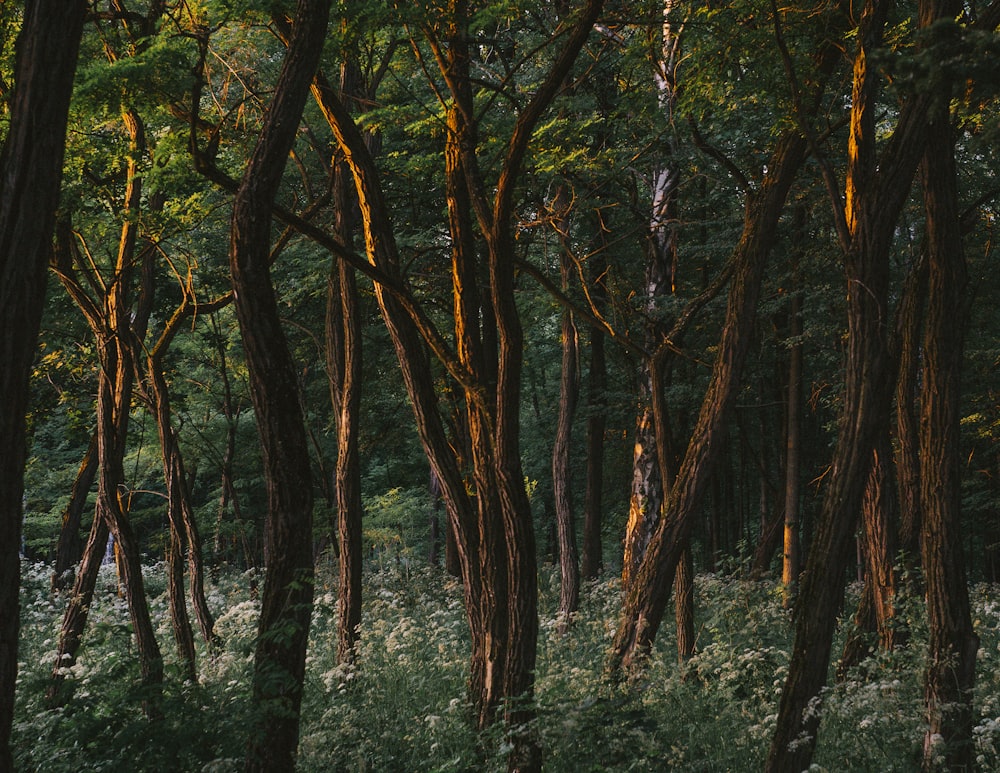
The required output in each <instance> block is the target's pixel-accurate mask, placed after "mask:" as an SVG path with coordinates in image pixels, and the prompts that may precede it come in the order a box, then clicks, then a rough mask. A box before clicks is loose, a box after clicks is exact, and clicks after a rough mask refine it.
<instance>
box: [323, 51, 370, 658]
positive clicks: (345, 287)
mask: <svg viewBox="0 0 1000 773" xmlns="http://www.w3.org/2000/svg"><path fill="white" fill-rule="evenodd" d="M361 90H362V83H361V73H360V71H359V70H358V65H357V62H356V61H355V60H354V58H353V57H351V56H348V57H347V59H345V61H344V62H343V63H342V64H341V75H340V91H341V94H342V98H343V99H344V100H345V103H346V102H348V101H349V100H354V99H358V98H360V97H362V96H363V95H362V93H361ZM333 175H334V180H333V191H334V217H335V231H336V235H337V238H338V239H339V240H340V241H341V242H342V243H343V244H344V245H346V246H348V247H350V248H352V249H353V244H354V232H355V229H356V227H357V222H356V221H357V218H356V217H355V214H354V213H355V209H356V206H357V204H356V196H355V193H354V187H353V184H352V180H351V170H350V168H349V167H348V165H347V164H346V163H345V162H344V161H343V160H342V159H339V160H337V162H336V165H335V167H334V170H333ZM326 348H327V365H328V367H327V370H328V372H329V379H330V397H331V404H332V407H333V411H334V415H335V420H336V427H337V465H336V472H335V484H336V485H335V489H336V500H337V523H336V533H337V542H338V557H339V586H340V590H339V599H340V610H339V612H340V619H339V621H338V628H337V659H338V661H339V662H341V663H353V662H354V658H355V656H356V654H357V643H358V638H359V636H360V626H361V570H362V526H361V519H362V514H363V507H362V502H361V458H360V440H359V434H360V424H359V422H360V413H361V379H362V351H361V311H360V301H359V298H358V288H357V278H356V276H355V272H354V269H353V268H351V267H350V266H349V265H348V264H347V263H346V262H345V261H342V260H334V262H333V264H332V265H331V267H330V278H329V282H328V287H327V312H326Z"/></svg>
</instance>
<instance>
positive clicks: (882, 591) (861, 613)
mask: <svg viewBox="0 0 1000 773" xmlns="http://www.w3.org/2000/svg"><path fill="white" fill-rule="evenodd" d="M891 456H892V448H891V445H890V441H889V427H888V424H886V425H885V426H884V427H883V428H882V429H881V431H880V436H879V438H878V440H877V441H876V445H875V451H874V454H873V456H872V464H871V470H870V471H869V473H868V484H867V486H866V488H865V494H864V498H863V500H862V504H861V529H862V535H863V540H862V546H863V547H862V550H861V553H862V555H863V566H864V591H863V593H862V597H861V600H860V601H859V603H858V611H857V613H856V614H855V616H854V625H853V627H852V629H851V631H850V633H849V634H848V637H847V641H846V642H845V644H844V653H843V655H842V656H841V659H840V663H839V664H838V665H837V674H838V676H842V675H844V674H846V673H847V671H848V670H850V669H851V668H854V667H855V666H857V665H858V664H859V663H861V661H862V660H864V658H866V657H868V656H869V655H870V654H871V652H872V651H873V649H874V647H873V645H874V644H875V643H876V641H877V643H878V645H879V647H881V649H882V650H885V651H888V650H891V649H893V648H894V647H895V646H896V645H897V643H898V642H899V640H900V638H901V637H902V636H903V631H902V630H900V629H899V628H898V627H897V626H896V624H895V610H896V605H895V602H896V592H897V577H896V569H895V559H896V541H897V540H896V527H897V523H898V521H899V517H898V516H899V513H898V504H897V501H896V489H895V481H894V479H893V477H892V468H891V465H890V461H891Z"/></svg>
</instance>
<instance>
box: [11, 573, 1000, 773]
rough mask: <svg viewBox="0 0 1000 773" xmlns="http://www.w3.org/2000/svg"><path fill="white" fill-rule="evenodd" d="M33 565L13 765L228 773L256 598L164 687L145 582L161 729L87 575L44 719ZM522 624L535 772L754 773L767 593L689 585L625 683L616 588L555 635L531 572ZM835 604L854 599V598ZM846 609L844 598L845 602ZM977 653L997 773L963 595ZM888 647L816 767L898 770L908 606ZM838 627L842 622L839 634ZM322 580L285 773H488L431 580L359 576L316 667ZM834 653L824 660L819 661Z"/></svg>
mask: <svg viewBox="0 0 1000 773" xmlns="http://www.w3.org/2000/svg"><path fill="white" fill-rule="evenodd" d="M48 572H49V570H48V567H45V566H42V565H25V567H24V572H23V580H24V582H23V595H22V615H23V628H22V642H21V654H20V661H21V663H20V677H19V684H18V703H17V714H16V726H15V739H14V741H15V757H16V761H17V765H18V770H22V771H44V772H45V773H60V772H61V771H67V772H69V771H72V772H73V773H77V772H78V771H103V770H108V771H124V770H128V771H137V772H138V771H170V772H171V773H176V772H177V771H205V772H206V773H208V772H210V771H216V772H217V773H222V772H223V771H231V770H232V771H235V770H238V769H240V768H241V767H242V753H243V746H244V742H245V732H246V728H247V727H248V724H249V723H248V722H247V718H248V712H249V710H250V709H249V702H248V697H249V695H248V694H249V688H248V685H249V677H250V671H251V667H252V653H253V642H254V634H255V629H256V620H257V607H256V602H255V601H254V600H253V599H252V598H251V594H250V590H249V588H250V585H251V582H250V578H249V577H248V576H245V575H238V574H229V575H223V576H220V577H219V578H217V579H216V580H215V581H214V582H213V583H212V584H211V586H210V603H211V605H212V607H213V611H215V612H216V613H217V615H218V633H219V636H220V638H221V640H222V648H221V650H220V651H219V652H218V653H216V654H215V655H214V656H212V657H209V656H208V654H207V653H205V652H201V653H200V660H199V681H198V682H197V683H193V682H186V681H184V680H183V677H182V671H181V669H180V668H179V667H178V665H177V658H176V655H175V653H174V652H173V649H172V645H171V641H172V640H171V638H170V625H169V619H168V613H167V606H166V598H165V595H164V579H163V566H162V565H155V566H150V567H147V569H146V579H147V583H148V585H149V588H150V593H151V594H152V596H153V598H152V609H153V614H154V618H155V619H156V620H157V621H158V625H159V633H160V641H161V646H162V647H163V649H164V654H165V657H166V658H167V662H168V678H167V680H166V683H165V687H164V692H163V696H162V698H161V704H162V709H163V712H162V714H163V716H162V719H159V720H156V721H149V720H147V719H145V717H144V715H143V712H142V709H141V706H142V701H143V699H144V698H145V697H146V696H144V695H143V694H142V693H141V690H140V689H139V688H138V687H137V685H138V683H139V678H138V668H137V666H136V654H135V651H134V645H133V643H132V640H131V635H130V630H129V627H128V615H127V611H126V610H125V608H124V602H123V601H122V600H121V599H120V598H119V596H118V594H117V587H116V583H115V578H114V575H113V569H112V568H111V567H108V568H106V569H105V570H103V573H102V575H101V581H100V584H99V593H98V594H97V596H96V597H95V600H94V603H93V607H92V609H91V613H90V614H91V618H90V625H89V627H88V630H87V632H86V635H85V640H84V645H83V647H82V649H81V651H80V658H79V661H78V663H77V664H76V665H75V666H74V667H73V668H72V669H70V670H69V672H68V680H69V681H70V682H71V683H72V685H73V686H74V688H75V689H74V695H73V698H72V700H71V701H70V702H69V703H68V704H67V705H66V706H65V707H64V708H58V709H54V708H50V707H49V706H48V705H47V704H46V702H45V699H44V694H45V688H46V686H47V680H48V677H49V674H50V672H51V669H52V666H53V661H52V658H53V654H52V653H54V651H55V644H56V637H57V635H58V630H59V623H60V617H61V613H62V608H63V604H64V600H63V599H60V598H56V599H53V598H52V597H51V596H50V594H49V592H48V580H49V575H48ZM540 580H541V583H540V585H541V593H542V596H541V609H542V618H541V621H540V623H541V625H540V637H539V659H538V669H537V674H536V679H537V681H536V696H535V700H536V705H537V720H536V725H535V727H534V728H533V730H534V733H535V735H536V737H537V738H538V740H539V741H540V743H541V745H542V747H543V749H544V755H545V768H546V770H550V771H573V772H574V773H576V772H578V771H629V770H636V771H650V770H676V771H692V772H694V771H753V770H759V769H760V768H761V766H762V764H763V760H764V756H765V755H766V752H767V746H768V743H769V740H770V736H771V733H772V731H773V729H774V722H775V717H776V714H777V708H776V706H777V700H778V696H779V694H780V690H781V686H782V684H783V681H784V678H785V675H786V673H787V668H788V657H789V656H788V653H789V650H790V642H791V621H790V619H789V617H788V613H787V612H786V611H784V610H783V609H782V608H781V603H780V595H779V593H778V592H777V589H776V588H775V587H774V585H773V584H771V583H768V582H748V581H744V580H740V579H737V578H733V577H723V576H717V575H702V576H700V577H698V579H697V583H696V605H697V619H698V625H699V629H698V641H697V654H696V655H695V656H694V657H693V658H692V659H691V660H689V661H688V662H687V663H685V664H683V665H679V664H678V663H677V661H676V654H675V645H674V638H673V635H672V631H671V630H670V629H669V626H665V627H664V629H663V631H662V632H661V635H660V637H659V640H658V643H657V647H656V648H655V650H654V652H653V653H652V656H651V658H650V662H649V668H648V670H647V671H646V673H645V675H644V677H643V678H642V680H641V681H640V682H639V683H636V684H628V685H620V684H614V683H611V682H609V681H608V680H607V679H606V678H605V677H604V675H603V666H604V658H605V654H606V651H607V648H608V646H609V644H610V642H611V638H612V636H613V634H614V627H615V625H616V623H617V614H618V609H619V602H620V598H619V588H618V584H617V581H615V580H605V581H602V582H598V583H593V584H590V585H588V586H586V588H585V591H584V594H583V599H582V605H581V609H580V612H579V615H578V616H577V618H576V619H575V621H574V624H573V626H572V628H571V630H570V632H569V634H568V635H566V636H560V635H559V634H558V632H557V625H556V623H557V619H556V608H557V603H558V577H557V575H556V573H555V572H554V571H553V570H551V569H549V568H543V570H542V571H541V576H540ZM853 590H854V595H856V589H853ZM848 596H849V598H848V607H847V609H848V610H850V605H851V604H852V603H853V599H852V594H851V593H849V594H848ZM973 602H974V609H975V615H976V626H977V630H978V632H979V635H980V637H981V639H982V649H981V651H980V655H979V669H978V680H977V685H978V687H977V708H978V710H979V711H980V712H981V719H980V720H979V721H978V723H977V726H976V744H977V751H978V755H979V758H980V764H981V766H982V767H983V768H984V769H1000V753H998V752H1000V599H998V596H997V592H996V588H993V587H987V586H979V587H977V588H975V589H974V592H973ZM904 612H905V615H904V617H905V622H906V624H907V625H908V626H909V627H910V629H911V631H912V635H913V639H912V644H911V646H910V647H909V648H908V649H905V650H902V651H900V652H896V653H891V654H879V655H877V656H875V657H873V658H872V659H870V660H869V661H867V662H865V663H864V664H863V665H862V666H861V667H860V668H858V669H857V670H856V671H855V672H853V673H852V674H851V675H850V676H849V678H848V679H846V680H844V681H843V682H841V683H839V684H833V683H831V686H830V687H829V688H827V690H826V691H825V692H824V694H823V696H822V700H821V702H819V704H818V705H817V707H816V710H817V711H820V712H822V717H823V720H822V725H821V730H820V741H819V747H818V749H817V754H816V764H815V765H814V769H816V770H829V771H880V772H881V771H909V770H915V769H917V767H918V762H919V750H920V744H921V741H922V735H923V721H922V715H921V705H920V704H921V694H922V688H921V674H922V669H923V655H924V646H925V644H924V643H925V641H926V632H925V628H924V622H923V620H922V618H921V614H920V605H919V604H909V605H907V606H906V607H905V608H904ZM848 617H849V613H847V614H845V619H847V618H848ZM336 619H337V598H336V589H335V576H334V574H333V573H332V571H331V570H330V569H329V568H327V569H323V570H321V571H320V573H319V574H318V576H317V588H316V607H315V614H314V619H313V627H312V632H311V643H310V654H309V662H308V668H307V683H306V690H305V696H304V699H303V706H302V718H303V720H302V733H301V739H302V740H301V745H300V752H299V770H301V771H317V772H318V771H324V772H325V771H420V772H421V773H422V772H424V771H441V772H444V771H499V770H503V769H505V762H506V760H505V757H504V754H505V749H506V747H505V746H504V739H503V737H502V733H501V731H500V730H498V731H496V732H494V733H490V734H487V735H485V736H483V735H477V734H476V733H474V732H473V731H472V730H471V728H470V723H469V713H470V712H469V706H468V702H467V696H466V684H465V682H466V669H467V656H468V635H467V628H466V622H465V616H464V610H463V607H462V594H461V588H460V587H459V586H458V585H457V584H456V583H455V582H454V581H453V580H451V579H449V578H447V577H446V576H444V575H443V574H442V573H441V572H438V571H434V570H430V569H416V570H414V569H410V568H407V566H406V565H405V563H398V564H397V563H396V562H393V561H390V562H384V563H382V564H381V565H380V566H379V567H378V568H377V569H375V570H372V571H369V572H368V573H367V574H366V578H365V607H364V622H363V625H362V629H361V640H360V649H359V657H358V661H357V664H356V665H355V666H353V667H351V668H344V667H342V666H338V665H337V663H336ZM835 651H836V650H835Z"/></svg>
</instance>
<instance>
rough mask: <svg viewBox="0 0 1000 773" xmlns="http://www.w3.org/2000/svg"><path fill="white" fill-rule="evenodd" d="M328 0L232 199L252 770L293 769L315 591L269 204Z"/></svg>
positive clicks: (307, 481)
mask: <svg viewBox="0 0 1000 773" xmlns="http://www.w3.org/2000/svg"><path fill="white" fill-rule="evenodd" d="M329 13H330V2H329V0H300V2H299V4H298V6H297V9H296V16H295V21H294V26H293V29H292V34H291V40H290V41H289V44H288V50H287V53H286V55H285V60H284V62H283V64H282V67H281V73H280V75H279V76H278V82H277V84H276V86H275V91H274V97H273V98H272V100H271V103H270V105H269V106H268V108H267V113H266V115H265V118H264V125H263V127H262V129H261V133H260V136H259V139H258V141H257V144H256V146H255V147H254V150H253V153H252V155H251V157H250V162H249V163H248V164H247V167H246V169H245V170H244V173H243V178H242V180H241V181H240V185H239V189H238V190H237V193H236V197H235V200H234V202H233V217H232V226H231V235H230V253H229V265H230V270H231V272H232V279H233V289H234V295H235V306H236V314H237V317H238V319H239V322H240V333H241V337H242V339H243V347H244V350H245V352H246V359H247V370H248V372H249V381H250V396H251V399H252V401H253V405H254V411H255V414H256V418H257V431H258V434H259V436H260V441H261V449H262V455H263V460H264V480H265V487H266V490H267V519H266V524H265V530H266V533H267V544H268V546H269V550H268V560H267V577H266V580H265V584H264V592H263V596H262V599H261V613H260V624H259V629H258V635H257V646H256V650H255V653H254V675H253V704H254V710H255V711H254V720H255V721H254V722H253V726H252V727H251V728H250V732H249V743H248V748H247V755H246V770H247V771H262V772H263V771H274V770H291V769H292V767H293V766H294V760H295V755H296V751H297V747H298V740H299V708H300V705H301V701H302V689H303V680H304V678H305V664H306V645H307V643H308V639H309V623H310V617H311V613H312V599H313V563H312V505H313V495H312V476H311V473H310V459H309V449H308V443H307V436H306V430H305V423H304V420H303V416H302V409H301V405H300V402H299V391H298V378H297V375H298V374H297V369H296V367H295V363H294V361H293V360H292V356H291V352H290V351H289V348H288V343H287V341H286V339H285V335H284V332H283V331H282V329H281V320H280V316H279V313H278V306H277V300H276V298H275V294H274V287H273V285H272V283H271V274H270V256H269V251H270V244H271V207H272V205H273V204H274V198H275V195H276V194H277V192H278V188H279V186H280V184H281V177H282V173H283V171H284V167H285V162H286V160H287V159H288V155H289V152H290V151H291V149H292V145H293V143H294V141H295V136H296V133H297V131H298V126H299V122H300V120H301V117H302V110H303V108H304V107H305V102H306V98H307V97H308V95H309V86H310V83H311V82H312V78H313V74H314V73H315V72H316V68H317V66H318V64H319V57H320V54H321V52H322V50H323V42H324V40H325V39H326V27H327V22H328V20H329Z"/></svg>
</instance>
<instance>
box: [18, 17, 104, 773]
mask: <svg viewBox="0 0 1000 773" xmlns="http://www.w3.org/2000/svg"><path fill="white" fill-rule="evenodd" d="M86 9H87V4H86V3H84V2H78V1H76V0H71V1H70V2H64V1H63V0H28V1H27V2H26V3H25V5H24V15H23V17H22V21H21V32H20V33H19V35H18V40H17V58H16V63H15V67H14V87H13V94H12V97H11V101H10V122H9V125H8V129H7V136H6V139H5V140H4V143H3V150H2V152H0V330H2V331H3V333H2V334H0V363H2V365H3V366H2V367H0V406H2V408H0V437H3V438H4V442H3V443H2V444H0V769H2V770H12V769H13V767H14V764H13V759H12V755H11V751H10V734H11V726H12V723H13V719H14V686H15V683H16V681H17V640H18V632H19V630H20V627H19V626H20V623H19V620H20V613H19V609H18V592H19V589H20V575H21V562H20V558H19V555H18V550H19V548H20V545H21V519H22V515H23V514H22V511H21V507H22V497H23V495H24V462H25V453H26V445H25V416H26V415H27V409H28V376H29V373H30V369H31V361H32V358H33V357H34V353H35V345H36V340H37V337H38V327H39V325H40V323H41V316H42V308H43V299H44V296H45V276H46V265H47V263H48V258H49V254H50V250H51V239H52V231H53V228H54V225H55V212H56V207H57V205H58V202H59V184H60V180H61V177H62V163H63V152H64V149H65V142H66V123H67V115H68V112H69V102H70V97H71V95H72V91H73V76H74V74H75V72H76V62H77V54H78V52H79V48H80V38H81V36H82V34H83V20H84V14H85V12H86Z"/></svg>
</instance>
